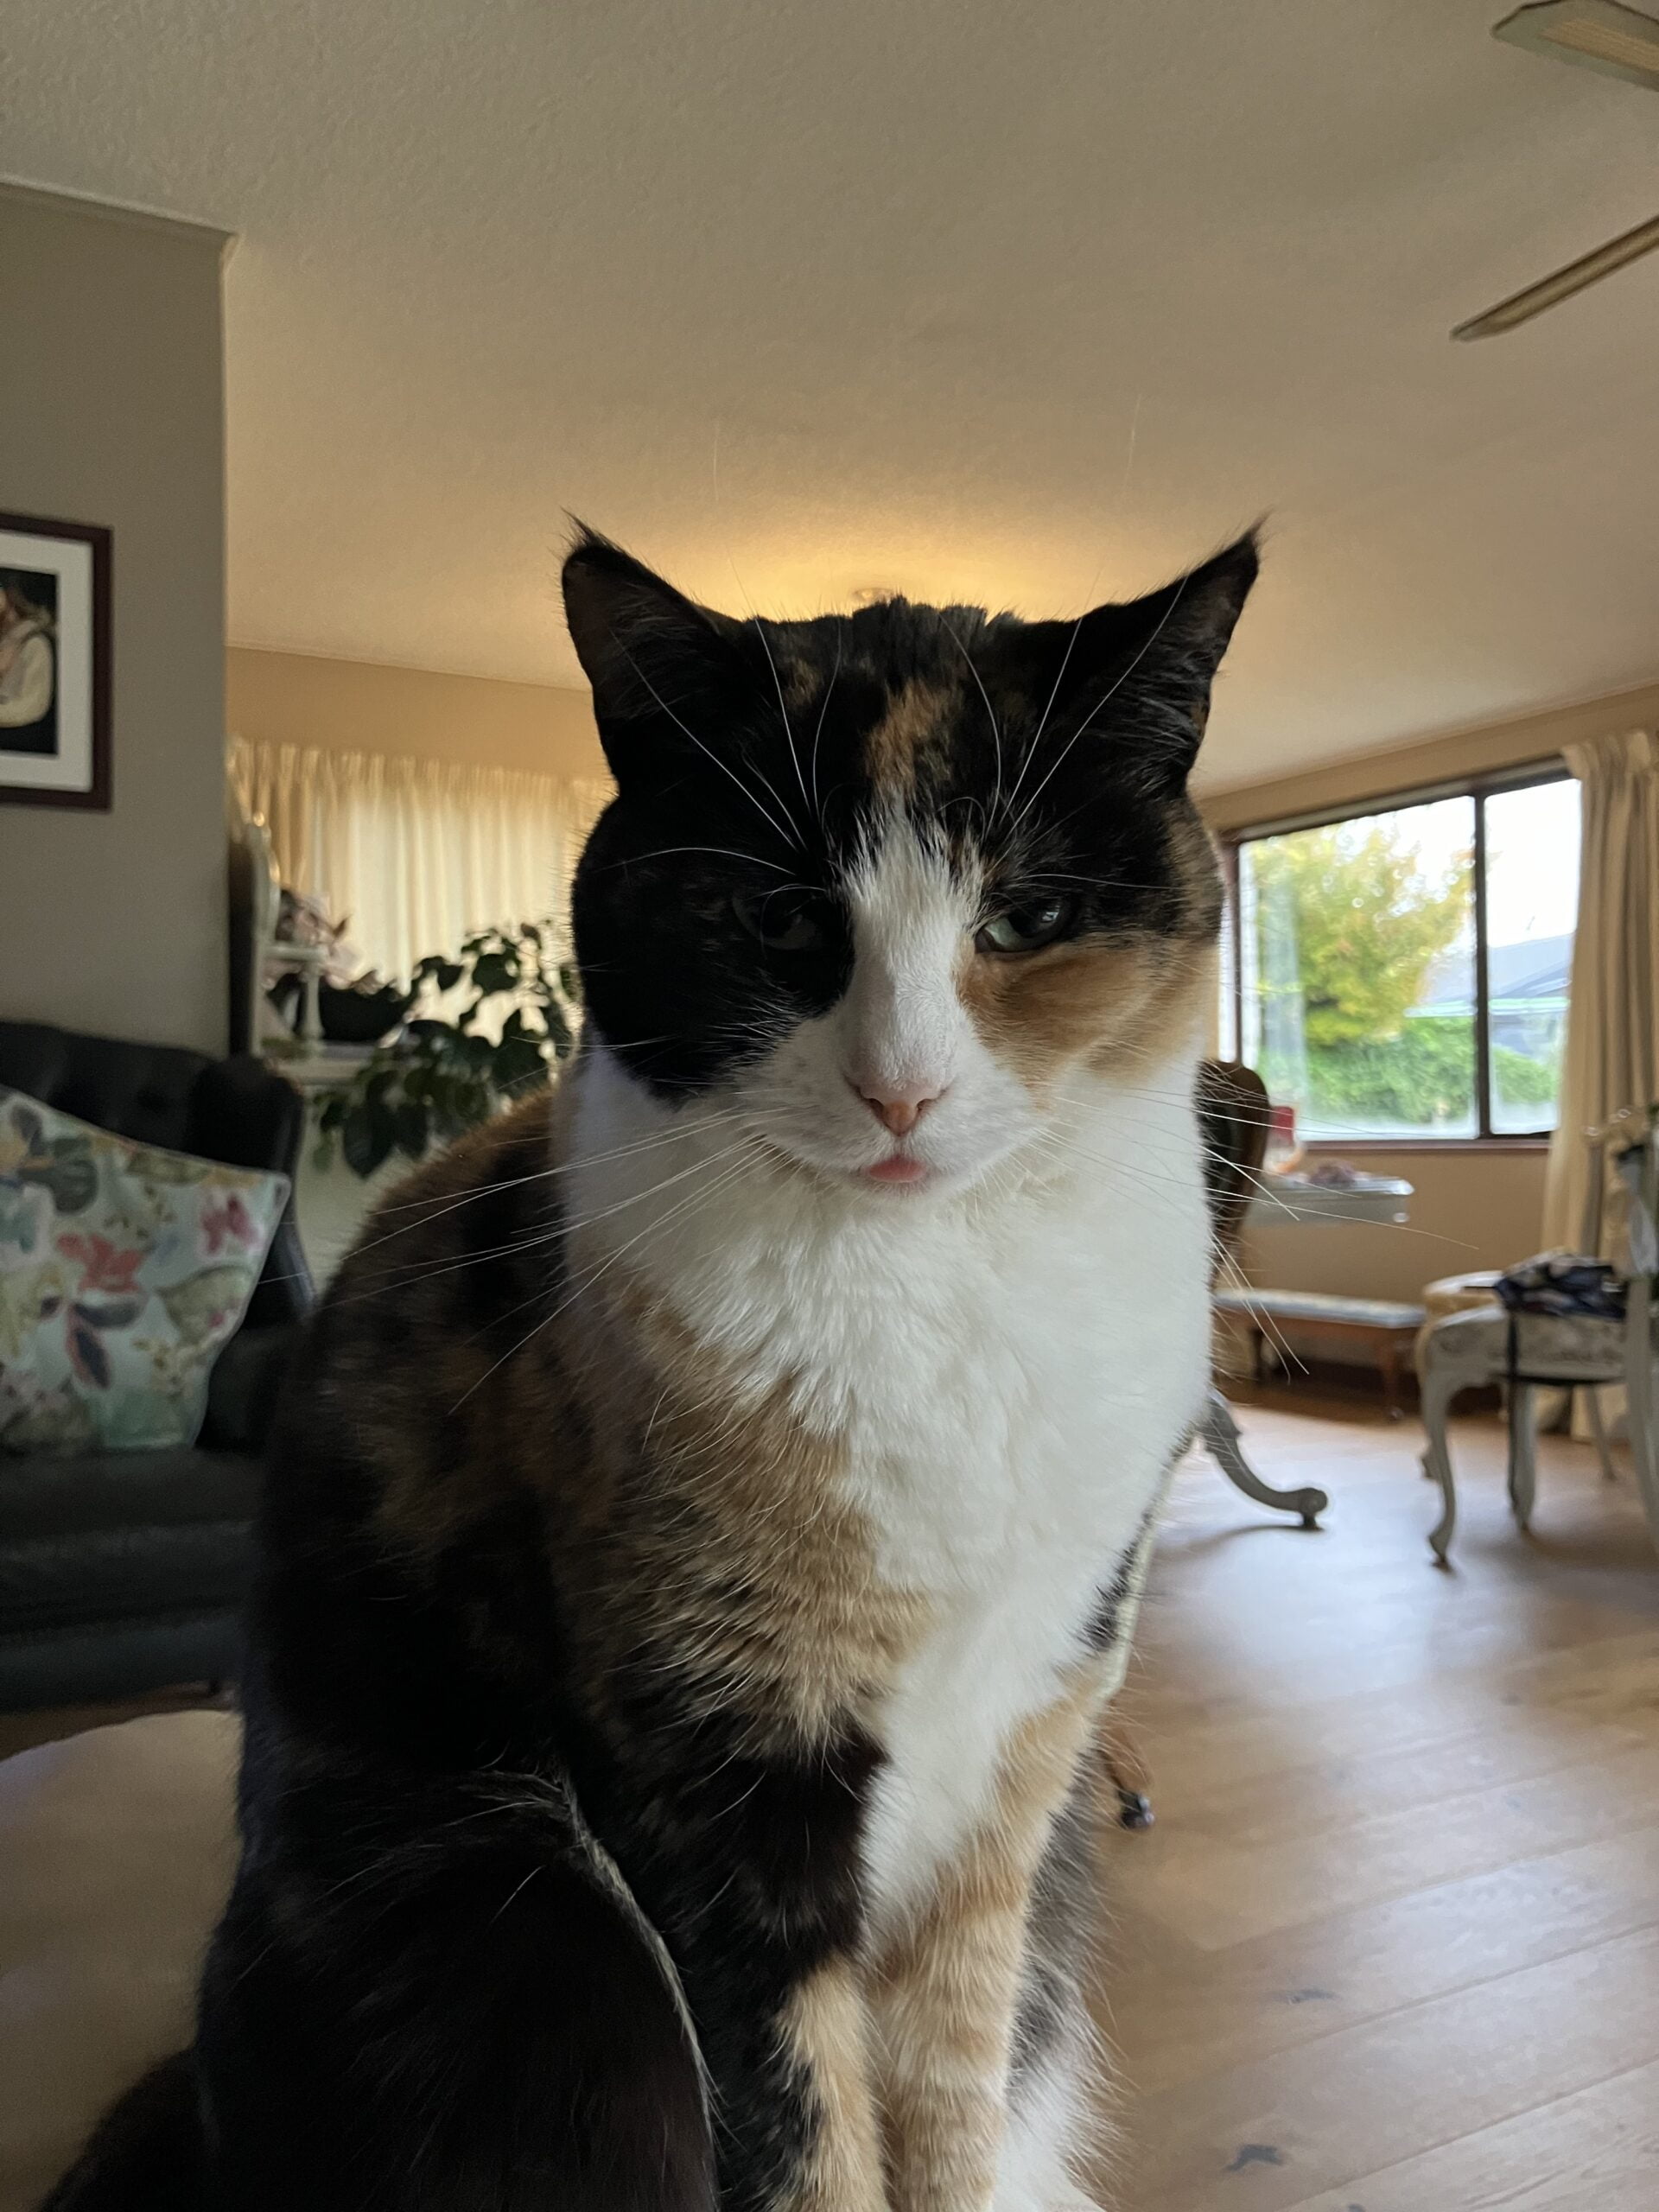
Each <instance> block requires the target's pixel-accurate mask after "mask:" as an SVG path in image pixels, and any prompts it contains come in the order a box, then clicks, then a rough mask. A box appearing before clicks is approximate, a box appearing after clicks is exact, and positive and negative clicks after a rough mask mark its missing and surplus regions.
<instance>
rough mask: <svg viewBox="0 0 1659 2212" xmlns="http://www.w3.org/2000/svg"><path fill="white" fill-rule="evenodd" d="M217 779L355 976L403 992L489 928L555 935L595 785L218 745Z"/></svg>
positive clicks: (604, 789)
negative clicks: (267, 843)
mask: <svg viewBox="0 0 1659 2212" xmlns="http://www.w3.org/2000/svg"><path fill="white" fill-rule="evenodd" d="M230 774H231V780H232V785H233V786H234V788H235V791H236V794H237V797H238V799H239V800H240V802H241V804H242V805H243V807H244V808H245V810H246V811H247V812H248V813H249V814H257V815H258V816H259V817H261V818H262V819H263V821H264V823H265V826H266V829H268V830H269V832H270V840H271V844H272V847H273V849H274V850H275V852H276V855H277V866H278V868H280V870H281V872H282V878H283V883H284V884H285V885H287V886H288V887H289V888H290V889H291V890H295V891H299V892H305V893H311V894H313V895H315V897H316V898H318V899H321V901H322V903H323V904H324V905H325V906H327V910H328V912H329V915H330V918H332V919H333V920H334V921H336V922H339V921H342V920H343V921H345V922H346V936H347V938H349V939H350V941H351V943H352V944H353V945H354V946H356V948H357V949H358V950H359V951H360V952H361V953H362V954H363V956H364V957H365V960H366V961H367V962H368V963H369V965H370V966H371V967H372V968H375V969H378V971H379V972H380V974H381V975H382V976H385V977H386V978H388V980H391V979H396V980H397V981H398V982H404V981H406V980H407V979H408V977H409V976H410V972H411V970H412V969H413V968H414V966H415V963H416V961H417V960H420V959H421V958H423V957H424V956H425V955H426V954H428V953H432V952H442V953H453V952H454V951H456V950H458V949H459V947H460V945H461V940H462V938H465V937H467V935H469V934H470V933H471V932H472V931H474V930H480V929H486V928H489V927H491V926H493V925H501V926H507V925H512V924H516V923H524V922H539V921H543V920H545V919H547V918H549V917H551V918H554V919H555V920H556V921H557V923H558V924H559V925H560V926H561V928H563V927H564V925H565V924H566V922H567V918H568V913H569V898H570V878H571V875H572V874H573V873H574V871H575V863H576V857H577V855H578V854H579V853H580V852H581V850H582V843H583V841H584V840H585V839H586V837H587V835H588V830H589V829H591V828H592V827H593V824H594V819H595V818H596V817H597V816H598V814H599V811H600V810H601V807H603V806H604V804H605V803H606V801H607V799H608V798H609V797H610V787H609V785H606V784H602V783H598V782H591V783H589V782H580V781H567V780H563V779H560V778H558V777H556V776H537V775H528V774H524V773H520V772H518V771H515V770H512V769H507V768H479V767H463V766H458V765H456V764H454V763H452V762H448V761H437V760H411V759H409V758H406V757H404V756H402V755H397V754H386V753H336V752H333V751H330V750H327V749H326V748H324V747H318V746H297V745H256V744H253V743H251V742H250V741H248V740H246V739H245V738H239V737H233V738H232V740H231V741H230Z"/></svg>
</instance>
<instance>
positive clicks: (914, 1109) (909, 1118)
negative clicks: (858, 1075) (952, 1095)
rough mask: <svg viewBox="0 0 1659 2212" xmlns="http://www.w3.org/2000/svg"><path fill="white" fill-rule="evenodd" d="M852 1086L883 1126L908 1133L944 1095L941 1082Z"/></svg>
mask: <svg viewBox="0 0 1659 2212" xmlns="http://www.w3.org/2000/svg"><path fill="white" fill-rule="evenodd" d="M853 1088H854V1090H855V1091H857V1093H858V1095H859V1096H860V1097H861V1099H862V1100H863V1101H864V1103H865V1104H866V1105H867V1106H868V1108H869V1109H870V1111H871V1113H872V1114H874V1116H875V1118H876V1120H877V1121H878V1122H880V1124H881V1126H882V1128H884V1129H891V1130H892V1132H893V1135H894V1136H896V1137H907V1136H908V1135H910V1133H911V1131H912V1129H913V1128H915V1126H916V1124H917V1122H919V1121H920V1120H921V1118H922V1116H923V1115H924V1114H925V1113H926V1111H927V1109H928V1108H929V1107H930V1106H931V1105H932V1104H933V1103H934V1101H935V1100H936V1099H939V1098H943V1097H944V1084H931V1083H859V1082H856V1081H855V1083H854V1084H853Z"/></svg>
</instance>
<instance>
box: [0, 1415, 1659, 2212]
mask: <svg viewBox="0 0 1659 2212" xmlns="http://www.w3.org/2000/svg"><path fill="white" fill-rule="evenodd" d="M1323 1410H1324V1412H1325V1414H1326V1415H1327V1416H1330V1415H1332V1414H1333V1412H1335V1411H1336V1410H1337V1409H1334V1408H1332V1407H1330V1406H1326V1407H1325V1408H1324V1409H1323ZM1241 1418H1242V1421H1243V1427H1244V1430H1245V1437H1246V1444H1247V1448H1248V1449H1249V1452H1250V1454H1251V1456H1252V1458H1253V1459H1254V1461H1255V1465H1257V1467H1258V1468H1259V1470H1260V1471H1261V1472H1262V1474H1264V1475H1265V1476H1266V1477H1267V1478H1268V1479H1269V1480H1271V1481H1274V1482H1276V1483H1280V1484H1299V1483H1301V1482H1306V1481H1317V1482H1318V1483H1319V1484H1322V1485H1323V1486H1325V1488H1327V1489H1328V1490H1329V1491H1331V1494H1332V1506H1331V1510H1330V1513H1329V1515H1328V1516H1327V1520H1328V1527H1327V1528H1326V1529H1325V1530H1324V1531H1323V1532H1321V1533H1319V1534H1317V1535H1309V1534H1306V1533H1304V1532H1303V1531H1301V1530H1300V1529H1298V1528H1296V1527H1294V1526H1286V1525H1281V1524H1280V1523H1278V1522H1276V1521H1272V1522H1270V1521H1269V1520H1268V1517H1267V1516H1265V1515H1263V1514H1262V1512H1260V1511H1259V1510H1257V1509H1256V1508H1255V1507H1253V1506H1252V1505H1250V1504H1249V1503H1248V1501H1247V1500H1246V1499H1244V1498H1243V1497H1240V1496H1239V1494H1238V1493H1237V1492H1236V1491H1234V1490H1232V1489H1231V1488H1230V1487H1229V1486H1228V1484H1225V1483H1224V1481H1223V1480H1222V1478H1221V1477H1220V1475H1219V1474H1218V1473H1217V1471H1216V1470H1215V1469H1214V1468H1213V1467H1212V1466H1211V1465H1210V1463H1209V1462H1208V1461H1207V1460H1203V1459H1195V1460H1194V1461H1192V1463H1191V1464H1190V1465H1188V1466H1186V1467H1185V1468H1184V1469H1183V1471H1182V1472H1181V1474H1180V1477H1179V1481H1178V1484H1177V1488H1176V1493H1175V1497H1174V1501H1173V1510H1172V1513H1171V1516H1170V1520H1169V1524H1168V1526H1167V1528H1166V1531H1165V1533H1164V1535H1163V1537H1162V1539H1161V1541H1160V1547H1159V1550H1158V1554H1157V1559H1156V1562H1155V1566H1154V1575H1153V1580H1152V1586H1151V1589H1150V1592H1149V1594H1148V1598H1147V1606H1146V1610H1145V1612H1144V1615H1143V1618H1142V1630H1141V1650H1140V1655H1139V1658H1138V1660H1137V1663H1136V1666H1135V1672H1134V1674H1133V1675H1132V1677H1131V1681H1130V1686H1129V1688H1128V1691H1127V1692H1126V1698H1127V1700H1128V1712H1129V1714H1130V1716H1131V1719H1132V1720H1133V1724H1134V1727H1135V1749H1136V1751H1137V1753H1138V1754H1139V1756H1140V1757H1141V1759H1143V1760H1144V1762H1145V1764H1146V1765H1147V1768H1148V1769H1149V1770H1150V1777H1151V1787H1152V1792H1153V1796H1154V1802H1155V1805H1156V1808H1157V1813H1158V1825H1157V1826H1156V1827H1154V1829H1153V1830H1152V1831H1151V1832H1150V1833H1149V1834H1144V1835H1133V1834H1127V1833H1125V1832H1123V1831H1121V1830H1113V1831H1111V1832H1110V1833H1109V1834H1108V1835H1107V1836H1106V1837H1105V1838H1104V1840H1103V1857H1104V1861H1105V1864H1104V1866H1103V1886H1104V1888H1105V1891H1106V1894H1107V1895H1108V1896H1109V1898H1110V1900H1111V1902H1112V1906H1113V1910H1114V1913H1115V1923H1116V1924H1115V1929H1114V1934H1113V1937H1112V1942H1111V1946H1110V1952H1109V1958H1108V1961H1107V1963H1106V1966H1105V1969H1104V1971H1103V1975H1102V1980H1101V2001H1100V2013H1101V2018H1102V2023H1103V2026H1104V2027H1105V2029H1106V2031H1107V2033H1108V2034H1109V2037H1110V2038H1111V2040H1112V2041H1113V2042H1114V2043H1115V2044H1116V2048H1117V2050H1118V2051H1119V2053H1120V2054H1121V2072H1122V2077H1123V2079H1124V2081H1125V2082H1126V2084H1127V2094H1125V2095H1124V2097H1123V2098H1122V2115H1121V2117H1122V2140H1121V2143H1120V2145H1119V2149H1118V2152H1117V2155H1116V2159H1115V2161H1114V2171H1113V2174H1112V2176H1111V2177H1110V2186H1109V2187H1107V2186H1104V2185H1103V2192H1102V2193H1103V2197H1104V2199H1105V2201H1106V2202H1109V2203H1111V2204H1113V2205H1114V2206H1115V2207H1116V2208H1121V2209H1122V2212H1654V2208H1655V2207H1656V2206H1659V1557H1656V1554H1655V1553H1654V1551H1653V1549H1652V1548H1651V1546H1650V1544H1649V1538H1648V1535H1647V1532H1646V1529H1645V1527H1644V1525H1643V1521H1642V1518H1641V1515H1640V1512H1639V1510H1638V1508H1637V1503H1636V1499H1635V1495H1634V1491H1633V1487H1632V1485H1631V1484H1630V1481H1629V1480H1628V1478H1627V1479H1625V1480H1624V1481H1623V1482H1621V1483H1619V1484H1616V1485H1611V1486H1610V1485H1608V1484H1604V1483H1603V1481H1602V1480H1601V1478H1600V1475H1599V1471H1598V1470H1597V1468H1596V1465H1595V1463H1594V1455H1593V1454H1592V1452H1590V1451H1589V1450H1588V1449H1587V1448H1582V1447H1580V1446H1573V1445H1570V1444H1566V1443H1558V1442H1547V1444H1546V1446H1545V1449H1544V1452H1543V1455H1542V1465H1541V1480H1540V1484H1539V1510H1538V1516H1537V1529H1536V1534H1535V1535H1534V1537H1533V1538H1532V1539H1531V1540H1524V1539H1522V1537H1520V1536H1519V1535H1516V1532H1515V1530H1514V1529H1513V1527H1512V1525H1511V1524H1510V1520H1509V1516H1508V1512H1507V1509H1506V1504H1505V1500H1504V1495H1503V1471H1502V1465H1503V1432H1502V1429H1501V1428H1500V1427H1499V1426H1498V1425H1497V1422H1496V1421H1481V1422H1471V1423H1465V1424H1462V1425H1460V1426H1459V1428H1458V1430H1457V1432H1456V1434H1455V1439H1454V1445H1455V1452H1456V1458H1457V1462H1458V1465H1459V1472H1460V1475H1461V1476H1462V1477H1463V1478H1464V1479H1463V1492H1464V1510H1463V1516H1462V1519H1461V1522H1460V1526H1459V1547H1458V1550H1457V1553H1456V1554H1455V1558H1456V1562H1457V1564H1456V1571H1455V1572H1454V1573H1450V1574H1444V1573H1438V1572H1437V1571H1436V1570H1435V1569H1434V1568H1433V1567H1432V1566H1431V1565H1430V1563H1429V1553H1428V1548H1427V1541H1426V1538H1427V1531H1428V1529H1429V1527H1430V1525H1431V1523H1432V1522H1433V1518H1434V1513H1435V1501H1434V1495H1433V1491H1431V1490H1430V1488H1429V1486H1428V1485H1427V1484H1426V1483H1424V1482H1423V1481H1422V1480H1421V1477H1420V1476H1419V1475H1418V1473H1417V1470H1416V1459H1415V1455H1416V1453H1417V1452H1418V1451H1419V1450H1420V1449H1421V1431H1420V1430H1419V1429H1418V1427H1417V1425H1416V1423H1415V1422H1414V1421H1406V1422H1403V1423H1401V1424H1399V1425H1398V1426H1394V1427H1390V1426H1389V1425H1388V1424H1387V1423H1385V1422H1383V1421H1381V1420H1380V1419H1379V1418H1377V1417H1376V1415H1375V1414H1370V1413H1369V1412H1366V1413H1357V1412H1355V1411H1354V1410H1353V1409H1352V1408H1349V1409H1348V1410H1347V1412H1346V1414H1345V1416H1344V1417H1339V1418H1338V1417H1323V1418H1319V1417H1313V1414H1311V1413H1310V1412H1309V1411H1308V1410H1306V1409H1303V1410H1296V1411H1289V1410H1286V1409H1285V1408H1284V1405H1283V1403H1282V1402H1281V1403H1280V1404H1279V1405H1277V1406H1275V1407H1274V1408H1255V1409H1250V1408H1242V1409H1241ZM185 1701H188V1700H180V1699H168V1698H160V1699H156V1700H150V1701H149V1709H150V1710H165V1709H167V1708H168V1707H170V1706H172V1705H175V1704H178V1703H181V1702H185ZM132 1709H133V1708H125V1709H124V1711H122V1712H115V1711H98V1712H92V1711H90V1710H83V1711H80V1712H77V1713H52V1714H32V1715H27V1716H14V1717H13V1718H12V1719H10V1722H8V1723H6V1724H3V1725H0V1750H15V1749H17V1748H20V1747H21V1745H22V1743H24V1742H29V1741H39V1740H44V1739H45V1738H48V1737H50V1736H54V1735H60V1734H63V1733H66V1732H71V1731H73V1730H74V1729H76V1728H78V1727H80V1726H89V1725H92V1723H93V1722H95V1721H99V1720H104V1719H114V1718H121V1717H125V1713H126V1712H130V1711H131V1710H132ZM3 2193H4V2192H3V2189H0V2195H3ZM19 2201H20V2202H29V2201H30V2198H29V2196H27V2195H26V2196H24V2197H23V2198H22V2199H20V2200H19Z"/></svg>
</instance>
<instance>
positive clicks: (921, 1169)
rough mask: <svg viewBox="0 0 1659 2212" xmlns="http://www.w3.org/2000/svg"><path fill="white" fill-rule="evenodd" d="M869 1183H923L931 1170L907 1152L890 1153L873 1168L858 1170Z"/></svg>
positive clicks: (923, 1162)
mask: <svg viewBox="0 0 1659 2212" xmlns="http://www.w3.org/2000/svg"><path fill="white" fill-rule="evenodd" d="M859 1173H860V1174H861V1175H862V1176H863V1177H864V1178H865V1179H866V1180H867V1181H868V1182H871V1183H898V1184H905V1183H925V1181H926V1180H927V1178H928V1176H929V1174H930V1173H931V1169H930V1168H929V1167H928V1166H927V1164H926V1162H925V1160H915V1159H912V1156H911V1154H909V1153H907V1152H890V1153H889V1154H887V1158H886V1159H885V1160H877V1161H876V1163H875V1165H874V1166H873V1167H863V1168H861V1169H860V1170H859Z"/></svg>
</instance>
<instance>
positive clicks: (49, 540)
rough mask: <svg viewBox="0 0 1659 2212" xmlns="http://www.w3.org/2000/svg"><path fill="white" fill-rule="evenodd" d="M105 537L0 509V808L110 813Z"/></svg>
mask: <svg viewBox="0 0 1659 2212" xmlns="http://www.w3.org/2000/svg"><path fill="white" fill-rule="evenodd" d="M110 592H111V532H110V531H108V530H107V529H105V528H104V527H102V526H101V525H99V524H95V523H75V522H56V521H50V520H48V519H47V518H44V517H41V516H35V515H14V514H3V513H0V805H3V806H70V807H82V808H86V809H88V810H93V811H99V812H107V811H108V810H109V807H110V804H111V768H110V706H111V669H110Z"/></svg>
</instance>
